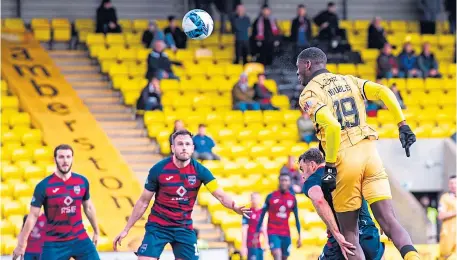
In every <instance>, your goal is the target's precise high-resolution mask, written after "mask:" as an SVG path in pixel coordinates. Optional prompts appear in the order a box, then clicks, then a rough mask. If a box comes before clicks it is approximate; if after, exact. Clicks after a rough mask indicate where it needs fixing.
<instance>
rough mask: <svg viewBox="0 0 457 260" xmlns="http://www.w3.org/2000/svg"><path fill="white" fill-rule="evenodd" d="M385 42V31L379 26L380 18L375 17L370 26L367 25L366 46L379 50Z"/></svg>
mask: <svg viewBox="0 0 457 260" xmlns="http://www.w3.org/2000/svg"><path fill="white" fill-rule="evenodd" d="M386 42H387V39H386V32H385V31H384V28H382V26H381V18H380V17H375V18H374V19H373V22H372V23H371V24H370V27H368V48H369V49H379V50H380V49H382V48H383V47H384V44H386Z"/></svg>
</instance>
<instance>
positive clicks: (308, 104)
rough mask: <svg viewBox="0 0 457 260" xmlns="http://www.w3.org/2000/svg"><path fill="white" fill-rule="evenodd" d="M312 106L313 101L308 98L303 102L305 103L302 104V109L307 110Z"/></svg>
mask: <svg viewBox="0 0 457 260" xmlns="http://www.w3.org/2000/svg"><path fill="white" fill-rule="evenodd" d="M312 106H313V101H311V100H308V101H306V102H305V104H303V110H305V111H306V112H308V111H309V110H310V109H311V107H312Z"/></svg>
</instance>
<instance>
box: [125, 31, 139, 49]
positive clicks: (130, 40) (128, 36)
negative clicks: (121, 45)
mask: <svg viewBox="0 0 457 260" xmlns="http://www.w3.org/2000/svg"><path fill="white" fill-rule="evenodd" d="M141 36H142V33H141V32H140V33H124V39H125V43H127V44H128V45H129V46H130V45H138V44H141Z"/></svg>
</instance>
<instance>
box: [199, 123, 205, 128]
mask: <svg viewBox="0 0 457 260" xmlns="http://www.w3.org/2000/svg"><path fill="white" fill-rule="evenodd" d="M200 127H206V125H205V124H199V125H198V128H200Z"/></svg>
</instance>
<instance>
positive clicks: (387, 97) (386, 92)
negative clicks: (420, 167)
mask: <svg viewBox="0 0 457 260" xmlns="http://www.w3.org/2000/svg"><path fill="white" fill-rule="evenodd" d="M355 80H356V81H359V82H358V83H359V84H358V85H359V86H360V81H361V80H360V79H357V78H355ZM361 91H362V92H363V95H364V96H365V98H366V99H367V100H381V101H382V102H383V103H384V105H385V106H386V107H387V109H388V110H389V111H390V112H391V113H392V114H393V115H394V118H395V122H396V123H397V124H398V127H399V128H398V130H399V133H400V142H401V145H402V147H403V148H405V152H406V156H407V157H409V156H410V153H409V147H410V146H411V145H412V144H413V143H414V142H416V136H415V135H414V133H413V131H411V128H410V127H409V126H408V124H407V123H406V120H405V116H404V115H403V112H402V110H401V106H400V103H398V100H397V98H396V97H395V94H394V93H393V92H392V91H391V90H390V89H389V88H388V87H386V86H383V85H380V84H377V83H374V82H371V81H363V84H362V87H361Z"/></svg>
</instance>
